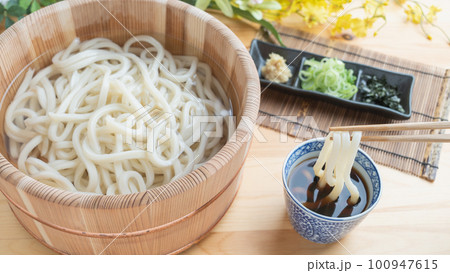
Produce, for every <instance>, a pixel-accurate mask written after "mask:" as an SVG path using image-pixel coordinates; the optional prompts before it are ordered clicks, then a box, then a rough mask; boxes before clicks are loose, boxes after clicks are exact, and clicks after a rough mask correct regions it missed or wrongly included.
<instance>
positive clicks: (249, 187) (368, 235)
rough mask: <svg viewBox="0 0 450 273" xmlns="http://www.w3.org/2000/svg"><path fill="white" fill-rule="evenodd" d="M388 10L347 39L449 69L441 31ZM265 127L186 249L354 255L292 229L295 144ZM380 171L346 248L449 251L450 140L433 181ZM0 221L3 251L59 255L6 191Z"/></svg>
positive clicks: (448, 19) (448, 7)
mask: <svg viewBox="0 0 450 273" xmlns="http://www.w3.org/2000/svg"><path fill="white" fill-rule="evenodd" d="M430 2H432V3H435V4H437V5H438V6H440V7H442V8H443V10H444V11H443V13H442V14H441V15H440V16H439V17H438V18H439V19H438V21H437V23H439V24H440V25H441V26H442V27H444V28H445V29H450V16H449V15H450V1H446V0H436V1H430ZM387 12H388V14H387V16H388V18H389V21H388V25H387V27H386V28H385V29H384V30H383V31H382V32H380V33H379V35H378V36H377V37H375V38H372V37H368V38H364V39H355V40H353V41H351V42H349V43H351V44H355V45H359V46H362V47H364V48H370V49H373V50H377V51H379V52H382V53H385V54H389V55H395V56H398V57H402V58H411V59H414V60H416V61H419V62H423V63H427V64H430V65H437V66H440V67H443V68H450V54H449V53H450V47H449V46H448V45H447V44H445V42H443V41H442V40H441V39H440V38H439V36H437V35H435V36H434V39H433V41H432V42H429V41H427V40H426V39H425V38H424V37H423V36H422V35H421V33H420V29H419V28H418V27H417V26H413V25H411V24H407V23H405V22H404V18H405V16H404V15H402V12H401V11H398V9H397V8H395V7H389V8H388V11H387ZM214 16H215V17H217V18H219V19H220V20H221V21H222V22H224V23H225V25H227V26H228V27H230V28H231V29H232V30H233V32H234V33H236V34H237V35H238V37H239V38H240V39H241V40H242V42H243V43H244V44H245V45H246V46H247V47H249V45H250V42H251V40H252V39H253V38H254V36H255V34H256V32H257V27H256V26H255V25H253V24H249V23H246V22H239V21H236V20H231V19H228V18H225V17H224V16H221V15H217V14H214ZM297 20H298V19H295V18H288V20H286V21H285V22H284V24H287V25H289V26H292V27H296V28H299V29H305V26H304V25H303V24H301V23H299V22H298V21H297ZM320 30H321V29H320V28H317V29H312V30H311V31H313V32H316V33H318V32H319V31H320ZM322 35H324V36H327V35H328V31H325V32H324V33H323V34H322ZM424 48H425V49H427V50H424ZM260 132H261V134H262V135H263V136H264V137H265V139H266V142H257V141H255V142H254V143H253V144H252V146H251V149H250V154H249V156H248V157H247V160H246V162H245V165H244V172H243V181H242V184H241V187H240V190H239V192H238V195H237V197H236V200H235V201H234V202H233V204H232V206H231V207H230V209H229V210H228V212H227V214H226V215H225V216H224V217H223V219H222V220H221V221H220V222H219V224H218V225H217V226H216V227H215V228H214V229H213V230H212V231H211V232H210V233H209V235H208V236H207V237H206V238H205V239H204V240H202V241H201V242H200V243H198V244H197V245H195V246H193V247H192V248H190V249H188V250H187V251H185V252H183V254H349V253H348V252H347V251H346V250H345V249H344V247H343V246H341V245H340V244H338V243H335V244H331V245H319V244H314V243H311V242H309V241H307V240H305V239H303V238H302V237H301V236H299V235H298V234H297V233H296V232H295V231H294V230H293V228H292V227H291V225H290V223H289V220H288V217H287V214H286V210H285V207H284V200H283V192H282V188H281V185H280V184H279V183H280V182H281V166H282V163H283V160H284V158H285V156H286V155H287V154H288V153H289V151H290V150H291V149H292V148H293V147H295V146H296V145H297V143H294V142H293V141H294V140H293V139H292V138H290V137H288V140H289V142H287V143H280V139H281V137H280V136H279V135H278V134H277V133H276V132H274V131H272V130H270V129H265V128H261V129H260ZM379 170H380V174H381V177H382V179H383V183H384V184H383V187H384V189H383V193H382V197H381V201H380V203H379V204H378V205H377V207H376V208H375V209H374V211H373V212H372V213H371V214H370V215H369V216H368V217H367V218H366V219H365V220H364V221H363V222H362V223H361V225H359V226H358V227H356V229H355V230H354V231H352V232H351V233H350V234H349V235H348V236H347V237H345V238H344V239H343V240H342V244H343V245H344V246H345V248H347V249H348V250H349V251H350V252H351V253H352V254H450V232H449V230H450V217H448V215H449V214H450V202H449V201H450V197H449V196H450V187H449V184H448V178H449V177H450V144H444V145H443V148H442V152H441V160H440V164H439V171H438V174H437V177H436V180H435V182H434V183H428V182H426V181H424V180H422V179H420V178H417V177H414V176H411V175H407V174H405V173H402V172H399V171H396V170H393V169H391V168H388V167H384V166H379ZM272 175H273V177H272ZM0 223H1V224H0V254H54V252H53V251H51V250H49V249H48V248H46V247H44V246H43V245H41V244H40V243H39V242H37V241H36V240H35V239H33V238H32V237H31V235H29V234H28V233H27V232H26V231H25V230H24V229H23V228H22V227H21V225H20V224H19V223H18V221H17V220H16V219H15V217H14V215H13V214H12V212H11V210H10V209H9V207H8V204H7V202H6V200H5V198H4V197H3V196H1V195H0Z"/></svg>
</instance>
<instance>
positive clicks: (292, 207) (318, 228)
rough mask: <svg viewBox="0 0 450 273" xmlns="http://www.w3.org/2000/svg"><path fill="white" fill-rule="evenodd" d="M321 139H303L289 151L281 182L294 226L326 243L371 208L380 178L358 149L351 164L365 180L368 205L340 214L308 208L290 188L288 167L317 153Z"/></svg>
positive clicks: (354, 223)
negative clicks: (351, 214) (324, 212)
mask: <svg viewBox="0 0 450 273" xmlns="http://www.w3.org/2000/svg"><path fill="white" fill-rule="evenodd" d="M324 140H325V139H323V138H317V139H311V140H308V141H305V142H303V143H302V144H300V145H299V146H297V147H296V148H295V149H294V150H293V151H292V152H290V153H289V155H288V157H287V158H286V161H285V162H284V164H283V185H284V193H285V202H286V208H287V211H288V215H289V218H290V221H291V224H292V226H294V229H295V230H296V231H297V232H298V233H299V234H300V235H301V236H303V237H304V238H306V239H308V240H310V241H312V242H316V243H321V244H328V243H333V242H335V241H337V240H339V239H341V238H342V237H344V236H345V235H346V234H347V233H348V232H349V231H350V230H352V229H353V228H354V227H355V226H356V225H357V224H359V223H360V222H361V221H362V220H363V219H364V218H365V217H366V216H367V214H369V212H370V211H372V209H373V208H374V207H375V205H376V204H377V203H378V200H379V199H380V194H381V179H380V174H379V172H378V169H377V167H376V166H375V163H374V162H373V160H372V159H371V158H370V157H369V156H368V155H367V154H366V153H365V152H363V151H362V150H361V149H359V150H358V153H357V155H356V159H355V163H354V164H353V168H355V169H356V170H357V171H358V173H359V174H360V175H361V176H362V178H363V180H364V181H366V182H367V186H368V192H369V199H368V200H369V204H370V205H369V206H368V208H367V209H366V210H365V211H363V212H362V213H360V214H357V215H354V216H350V217H342V218H337V217H328V216H324V215H321V214H318V213H316V212H313V211H311V210H309V209H307V208H306V207H305V206H303V205H302V204H301V203H300V202H299V201H298V200H296V199H295V198H294V195H293V194H292V192H291V191H290V190H289V187H288V177H289V174H290V172H291V170H292V169H293V168H294V167H295V166H297V165H298V164H299V163H301V162H303V161H304V160H307V159H311V158H314V157H318V156H319V153H320V150H322V147H323V144H324Z"/></svg>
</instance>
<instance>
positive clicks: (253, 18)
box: [233, 7, 286, 47]
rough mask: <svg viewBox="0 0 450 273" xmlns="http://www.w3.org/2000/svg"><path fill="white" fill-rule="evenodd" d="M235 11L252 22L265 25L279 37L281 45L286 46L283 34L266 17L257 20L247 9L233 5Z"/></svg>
mask: <svg viewBox="0 0 450 273" xmlns="http://www.w3.org/2000/svg"><path fill="white" fill-rule="evenodd" d="M233 11H234V13H235V14H236V15H239V16H241V17H242V18H245V19H247V20H249V21H251V22H255V23H258V24H260V25H261V26H263V27H264V28H266V29H267V30H268V31H270V33H272V35H273V36H274V37H275V38H276V39H277V41H278V42H279V43H280V45H282V46H284V47H286V46H285V45H284V43H283V40H281V36H280V34H279V33H278V31H277V30H276V28H275V27H274V26H273V25H272V24H271V23H270V22H269V21H266V20H264V19H262V20H257V19H256V18H255V17H253V15H252V14H251V13H250V12H248V11H246V10H241V9H238V8H235V7H233Z"/></svg>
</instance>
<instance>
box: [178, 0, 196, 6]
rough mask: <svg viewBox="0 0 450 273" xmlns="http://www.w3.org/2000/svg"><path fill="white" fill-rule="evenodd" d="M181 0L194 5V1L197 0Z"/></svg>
mask: <svg viewBox="0 0 450 273" xmlns="http://www.w3.org/2000/svg"><path fill="white" fill-rule="evenodd" d="M181 1H183V2H185V3H188V4H189V5H191V6H195V2H197V0H181Z"/></svg>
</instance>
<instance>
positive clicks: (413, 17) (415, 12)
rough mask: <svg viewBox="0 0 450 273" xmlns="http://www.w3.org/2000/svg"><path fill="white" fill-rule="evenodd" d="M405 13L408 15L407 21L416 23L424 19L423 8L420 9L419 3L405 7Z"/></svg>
mask: <svg viewBox="0 0 450 273" xmlns="http://www.w3.org/2000/svg"><path fill="white" fill-rule="evenodd" d="M405 13H406V16H407V18H406V20H407V21H411V22H413V23H415V24H420V21H421V20H422V10H421V9H420V6H419V5H417V4H415V5H413V6H411V5H408V8H407V9H405Z"/></svg>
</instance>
